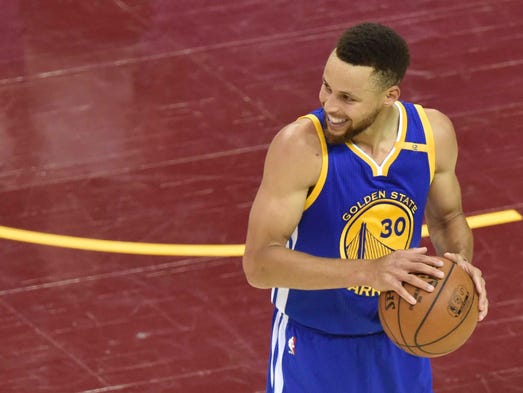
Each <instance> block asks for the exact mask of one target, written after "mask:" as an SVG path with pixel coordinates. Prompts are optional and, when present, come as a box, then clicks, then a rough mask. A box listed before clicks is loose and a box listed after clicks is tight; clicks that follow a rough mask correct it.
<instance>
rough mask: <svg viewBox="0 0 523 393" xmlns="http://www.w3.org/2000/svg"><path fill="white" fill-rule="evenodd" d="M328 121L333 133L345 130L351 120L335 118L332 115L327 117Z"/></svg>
mask: <svg viewBox="0 0 523 393" xmlns="http://www.w3.org/2000/svg"><path fill="white" fill-rule="evenodd" d="M326 119H327V124H328V125H329V128H331V129H332V130H333V131H337V130H341V129H344V128H345V126H346V125H347V123H348V122H349V119H347V118H342V117H335V116H332V115H327V116H326Z"/></svg>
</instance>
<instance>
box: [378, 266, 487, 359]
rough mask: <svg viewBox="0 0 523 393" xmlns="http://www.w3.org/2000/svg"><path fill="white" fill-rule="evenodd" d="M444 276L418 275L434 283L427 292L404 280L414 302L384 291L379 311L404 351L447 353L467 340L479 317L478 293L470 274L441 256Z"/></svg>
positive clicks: (411, 352) (428, 354)
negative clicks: (413, 303) (432, 287)
mask: <svg viewBox="0 0 523 393" xmlns="http://www.w3.org/2000/svg"><path fill="white" fill-rule="evenodd" d="M438 258H439V259H441V260H442V261H443V262H444V263H445V264H444V266H443V267H441V268H440V269H441V270H442V271H443V272H444V273H445V276H444V277H443V278H442V279H437V278H434V277H431V276H428V275H422V274H419V275H418V276H419V277H421V278H422V279H424V280H425V281H427V282H430V283H431V284H432V285H433V286H434V291H433V292H426V291H424V290H422V289H419V288H416V287H414V286H412V285H410V284H407V283H405V284H404V287H405V288H406V289H407V291H408V292H409V293H410V294H411V295H413V296H414V298H416V300H417V303H416V304H415V305H411V304H410V303H408V302H407V301H405V300H404V299H403V298H402V297H400V296H399V295H398V294H397V293H396V292H394V291H388V292H382V293H381V294H380V296H379V301H378V305H379V306H378V310H379V317H380V321H381V324H382V325H383V329H384V331H385V333H386V334H387V336H389V338H390V339H391V340H392V342H393V343H394V344H396V345H397V346H398V347H399V348H401V349H403V350H404V351H406V352H408V353H410V354H412V355H416V356H422V357H429V358H433V357H438V356H443V355H446V354H448V353H450V352H452V351H454V350H456V349H458V348H459V347H460V346H461V345H463V344H464V343H465V341H467V339H468V338H469V337H470V336H471V334H472V332H473V331H474V329H475V327H476V324H477V320H478V296H477V293H476V290H475V287H474V284H473V282H472V279H471V278H470V276H469V274H468V273H467V272H465V270H463V268H461V267H460V266H459V265H457V264H456V263H454V262H452V261H450V260H448V259H446V258H441V257H438Z"/></svg>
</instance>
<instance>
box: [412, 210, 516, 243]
mask: <svg viewBox="0 0 523 393" xmlns="http://www.w3.org/2000/svg"><path fill="white" fill-rule="evenodd" d="M521 220H523V216H522V215H521V214H519V212H518V211H517V210H514V209H508V210H500V211H497V212H492V213H485V214H479V215H477V216H470V217H467V222H468V223H469V226H470V227H471V228H472V229H475V228H483V227H490V226H493V225H500V224H508V223H509V222H516V221H521ZM428 235H429V231H428V229H427V225H423V227H422V228H421V236H423V237H427V236H428Z"/></svg>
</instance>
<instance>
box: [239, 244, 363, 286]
mask: <svg viewBox="0 0 523 393" xmlns="http://www.w3.org/2000/svg"><path fill="white" fill-rule="evenodd" d="M369 263H370V262H369V261H347V260H344V259H335V258H320V257H315V256H312V255H309V254H305V253H302V252H299V251H294V250H290V249H287V248H285V247H283V246H280V245H273V246H267V247H264V248H262V249H260V250H256V251H250V250H247V251H246V253H245V255H244V257H243V267H244V271H245V274H246V276H247V279H248V281H249V283H250V284H251V285H253V286H254V287H257V288H272V287H281V288H294V289H308V290H316V289H333V288H346V287H351V286H355V285H364V284H365V283H369V282H370V281H371V278H370V277H369V276H370V274H371V271H370V269H368V265H369Z"/></svg>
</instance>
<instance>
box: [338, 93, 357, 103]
mask: <svg viewBox="0 0 523 393" xmlns="http://www.w3.org/2000/svg"><path fill="white" fill-rule="evenodd" d="M341 98H342V100H343V101H345V102H353V101H354V98H352V97H351V96H349V95H347V94H343V95H342V96H341Z"/></svg>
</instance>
